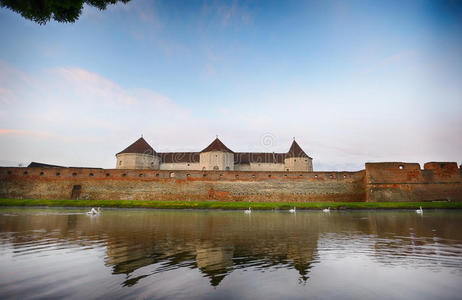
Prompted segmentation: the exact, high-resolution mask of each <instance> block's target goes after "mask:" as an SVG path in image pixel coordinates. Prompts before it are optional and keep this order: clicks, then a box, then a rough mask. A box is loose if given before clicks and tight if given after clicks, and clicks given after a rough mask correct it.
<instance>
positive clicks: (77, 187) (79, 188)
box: [71, 185, 82, 200]
mask: <svg viewBox="0 0 462 300" xmlns="http://www.w3.org/2000/svg"><path fill="white" fill-rule="evenodd" d="M81 192H82V186H81V185H74V186H73V187H72V192H71V199H74V200H79V198H80V193H81Z"/></svg>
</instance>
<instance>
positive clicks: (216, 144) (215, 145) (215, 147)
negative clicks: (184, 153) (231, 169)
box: [201, 138, 234, 153]
mask: <svg viewBox="0 0 462 300" xmlns="http://www.w3.org/2000/svg"><path fill="white" fill-rule="evenodd" d="M210 151H222V152H231V153H234V152H233V151H231V150H230V149H229V148H228V147H226V146H225V144H223V143H222V142H221V141H220V140H219V139H218V138H216V139H215V140H214V141H213V142H212V143H211V144H210V145H208V146H207V148H205V149H204V150H202V151H201V153H202V152H210Z"/></svg>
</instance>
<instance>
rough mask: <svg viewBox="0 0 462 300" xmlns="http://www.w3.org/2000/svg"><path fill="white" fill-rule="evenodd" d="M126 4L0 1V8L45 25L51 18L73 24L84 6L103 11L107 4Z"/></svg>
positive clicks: (106, 0)
mask: <svg viewBox="0 0 462 300" xmlns="http://www.w3.org/2000/svg"><path fill="white" fill-rule="evenodd" d="M119 1H120V2H123V3H127V2H128V1H130V0H0V7H7V8H9V9H11V10H12V11H14V12H17V13H19V14H21V15H22V16H23V17H24V18H26V19H29V20H32V21H34V22H36V23H38V24H40V25H45V24H46V23H47V22H48V21H50V19H51V18H53V19H54V20H55V21H57V22H64V23H73V22H75V21H76V20H77V19H78V18H79V16H80V14H81V13H82V8H83V5H84V4H87V5H90V6H94V7H96V8H98V9H99V10H104V9H106V7H107V6H108V4H115V3H117V2H119Z"/></svg>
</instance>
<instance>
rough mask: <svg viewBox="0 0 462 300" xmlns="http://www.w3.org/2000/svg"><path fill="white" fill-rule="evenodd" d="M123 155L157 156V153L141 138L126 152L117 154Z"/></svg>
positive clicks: (125, 150) (126, 149)
mask: <svg viewBox="0 0 462 300" xmlns="http://www.w3.org/2000/svg"><path fill="white" fill-rule="evenodd" d="M121 153H140V154H150V155H156V152H155V151H154V149H152V147H151V146H150V145H149V144H148V142H146V141H145V139H143V138H142V137H140V138H139V139H138V140H136V142H134V143H133V144H131V145H130V146H128V147H127V148H125V149H124V150H122V151H120V152H119V153H117V154H121Z"/></svg>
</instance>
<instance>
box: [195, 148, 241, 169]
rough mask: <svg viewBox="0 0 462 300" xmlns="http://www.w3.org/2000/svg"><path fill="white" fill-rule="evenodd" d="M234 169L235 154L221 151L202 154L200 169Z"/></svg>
mask: <svg viewBox="0 0 462 300" xmlns="http://www.w3.org/2000/svg"><path fill="white" fill-rule="evenodd" d="M215 169H218V170H228V171H233V170H234V154H233V153H229V152H221V151H210V152H203V153H201V154H200V170H215Z"/></svg>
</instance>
